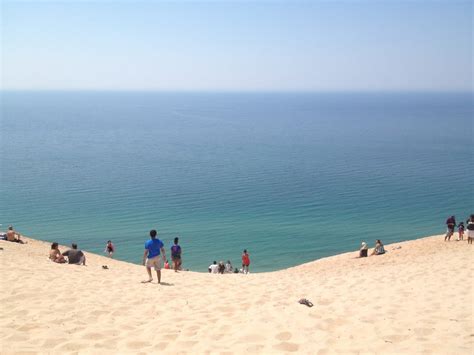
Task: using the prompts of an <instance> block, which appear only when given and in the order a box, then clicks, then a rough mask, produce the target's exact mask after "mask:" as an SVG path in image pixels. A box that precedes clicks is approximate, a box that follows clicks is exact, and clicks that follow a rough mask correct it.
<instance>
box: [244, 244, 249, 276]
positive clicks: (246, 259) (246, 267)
mask: <svg viewBox="0 0 474 355" xmlns="http://www.w3.org/2000/svg"><path fill="white" fill-rule="evenodd" d="M249 266H250V255H249V253H248V252H247V249H244V252H243V254H242V273H244V274H248V273H249Z"/></svg>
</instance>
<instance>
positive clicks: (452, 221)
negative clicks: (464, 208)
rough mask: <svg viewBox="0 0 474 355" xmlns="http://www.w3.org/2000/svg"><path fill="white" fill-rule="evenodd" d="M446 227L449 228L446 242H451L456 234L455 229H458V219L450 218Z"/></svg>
mask: <svg viewBox="0 0 474 355" xmlns="http://www.w3.org/2000/svg"><path fill="white" fill-rule="evenodd" d="M446 226H447V227H448V230H447V231H446V235H445V237H444V241H448V242H449V241H450V240H451V237H452V236H453V234H454V227H456V218H455V217H454V216H451V217H449V218H448V219H447V220H446Z"/></svg>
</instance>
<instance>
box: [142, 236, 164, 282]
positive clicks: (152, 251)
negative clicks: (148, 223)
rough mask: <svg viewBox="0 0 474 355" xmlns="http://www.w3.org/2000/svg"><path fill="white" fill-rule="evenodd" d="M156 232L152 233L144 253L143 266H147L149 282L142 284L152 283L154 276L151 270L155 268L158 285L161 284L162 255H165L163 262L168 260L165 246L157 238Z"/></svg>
mask: <svg viewBox="0 0 474 355" xmlns="http://www.w3.org/2000/svg"><path fill="white" fill-rule="evenodd" d="M156 234H157V233H156V230H154V229H152V230H151V231H150V238H151V239H150V240H149V241H147V242H146V243H145V252H144V253H143V265H145V266H146V271H147V273H148V280H145V281H142V283H147V282H152V281H153V276H151V268H152V267H154V268H155V271H156V277H157V278H158V283H161V262H162V260H161V255H160V252H161V253H162V254H163V261H165V262H166V261H167V260H166V255H165V248H164V244H163V242H162V241H161V240H159V239H158V238H156Z"/></svg>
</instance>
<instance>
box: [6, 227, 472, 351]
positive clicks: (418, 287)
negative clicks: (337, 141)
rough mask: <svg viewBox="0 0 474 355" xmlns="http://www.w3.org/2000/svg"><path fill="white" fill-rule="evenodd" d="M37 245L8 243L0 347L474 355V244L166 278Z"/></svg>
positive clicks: (412, 246)
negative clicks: (59, 258)
mask: <svg viewBox="0 0 474 355" xmlns="http://www.w3.org/2000/svg"><path fill="white" fill-rule="evenodd" d="M28 241H29V243H28V244H26V245H19V244H16V243H10V242H4V241H1V242H0V247H2V248H3V250H0V265H1V268H2V277H1V283H0V286H1V295H0V304H1V334H2V337H1V347H0V352H1V353H2V354H10V353H29V352H32V353H54V354H56V353H69V352H74V353H76V352H79V353H94V354H98V353H114V354H115V353H143V354H145V353H158V352H161V353H166V354H172V353H190V354H191V353H192V354H207V353H222V354H227V353H262V354H269V353H311V354H328V353H383V354H387V353H403V354H421V353H423V354H425V353H433V354H472V353H473V352H474V329H473V308H474V297H473V261H474V246H473V245H468V244H467V242H466V241H464V242H456V241H451V242H449V243H445V242H444V241H443V238H442V236H435V237H429V238H423V239H419V240H415V241H409V242H404V243H398V244H392V245H388V246H386V249H387V251H388V253H387V254H385V255H382V256H373V257H369V258H364V259H355V258H354V256H355V255H356V252H354V253H348V254H341V255H338V256H334V257H330V258H325V259H321V260H317V261H314V262H311V263H308V264H304V265H300V266H297V267H293V268H290V269H286V270H281V271H278V272H271V273H261V274H249V275H242V274H232V275H211V274H206V273H195V272H180V273H174V272H173V271H170V270H164V271H163V277H162V281H163V284H161V285H158V284H157V283H156V278H155V283H152V284H142V283H140V281H141V280H144V279H146V272H145V269H144V267H142V266H139V265H134V264H129V263H125V262H120V261H116V260H111V259H108V258H105V257H102V256H98V255H94V254H90V253H86V255H87V262H88V265H87V266H85V267H84V266H76V265H60V264H55V263H53V262H50V261H49V260H48V259H47V254H48V251H49V244H48V243H44V242H41V241H37V240H33V239H28ZM399 247H401V248H399ZM63 250H64V248H61V251H63ZM104 264H107V265H108V267H109V269H108V270H104V269H102V265H104ZM155 277H156V275H155ZM303 297H304V298H307V299H309V300H311V301H312V302H313V303H314V307H312V308H309V307H306V306H304V305H301V304H299V303H298V300H299V299H300V298H303Z"/></svg>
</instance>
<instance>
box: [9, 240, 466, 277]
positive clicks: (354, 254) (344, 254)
mask: <svg viewBox="0 0 474 355" xmlns="http://www.w3.org/2000/svg"><path fill="white" fill-rule="evenodd" d="M2 233H3V232H2ZM21 238H22V239H23V240H25V241H27V242H28V243H26V244H24V245H28V244H30V243H31V242H32V241H33V242H34V243H41V244H44V246H45V255H47V254H48V253H49V250H50V247H51V242H49V241H46V240H43V239H39V238H33V237H29V236H25V235H21ZM434 238H436V239H442V238H444V234H439V235H432V236H427V237H421V238H416V239H409V240H404V241H400V242H394V243H390V244H384V247H385V250H386V253H385V254H384V255H387V254H389V253H390V251H392V250H394V248H397V249H398V247H403V246H404V245H407V244H408V245H409V244H410V243H411V242H415V241H422V240H431V239H434ZM456 242H457V241H456V240H454V239H453V240H452V241H450V242H449V243H456ZM462 242H466V238H465V239H464V240H463V241H462ZM70 248H71V246H67V245H63V244H59V249H60V250H61V252H63V251H66V250H68V249H70ZM79 249H81V248H79ZM373 249H374V248H373V247H369V249H368V256H367V258H370V257H375V256H376V255H373V256H371V255H370V254H371V252H372V250H373ZM81 250H82V251H83V252H84V254H85V255H86V258H87V256H89V255H93V256H94V257H98V258H104V260H114V261H116V262H121V263H124V264H128V265H134V266H141V267H143V265H142V264H140V263H134V262H131V261H126V260H122V259H116V258H110V257H107V256H106V255H103V254H99V253H94V252H90V251H87V250H85V249H81ZM358 254H359V250H354V251H349V252H341V253H337V254H334V255H329V256H324V257H321V258H319V259H314V260H311V261H308V262H305V263H302V264H298V265H294V266H289V267H287V268H283V269H276V270H271V271H259V272H253V271H252V272H251V273H252V274H258V275H262V274H269V273H275V272H283V271H286V270H292V269H297V268H300V267H303V266H305V265H312V264H314V263H317V262H323V261H325V260H329V261H330V260H333V259H334V260H337V259H340V258H346V257H347V258H350V259H364V258H358V257H357V255H358ZM168 259H169V258H168ZM236 265H239V264H238V263H237V264H236ZM162 270H165V269H164V267H162ZM170 270H171V269H170ZM181 271H182V272H195V273H198V274H208V272H206V271H195V270H191V269H185V270H181ZM226 275H228V274H226Z"/></svg>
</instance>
